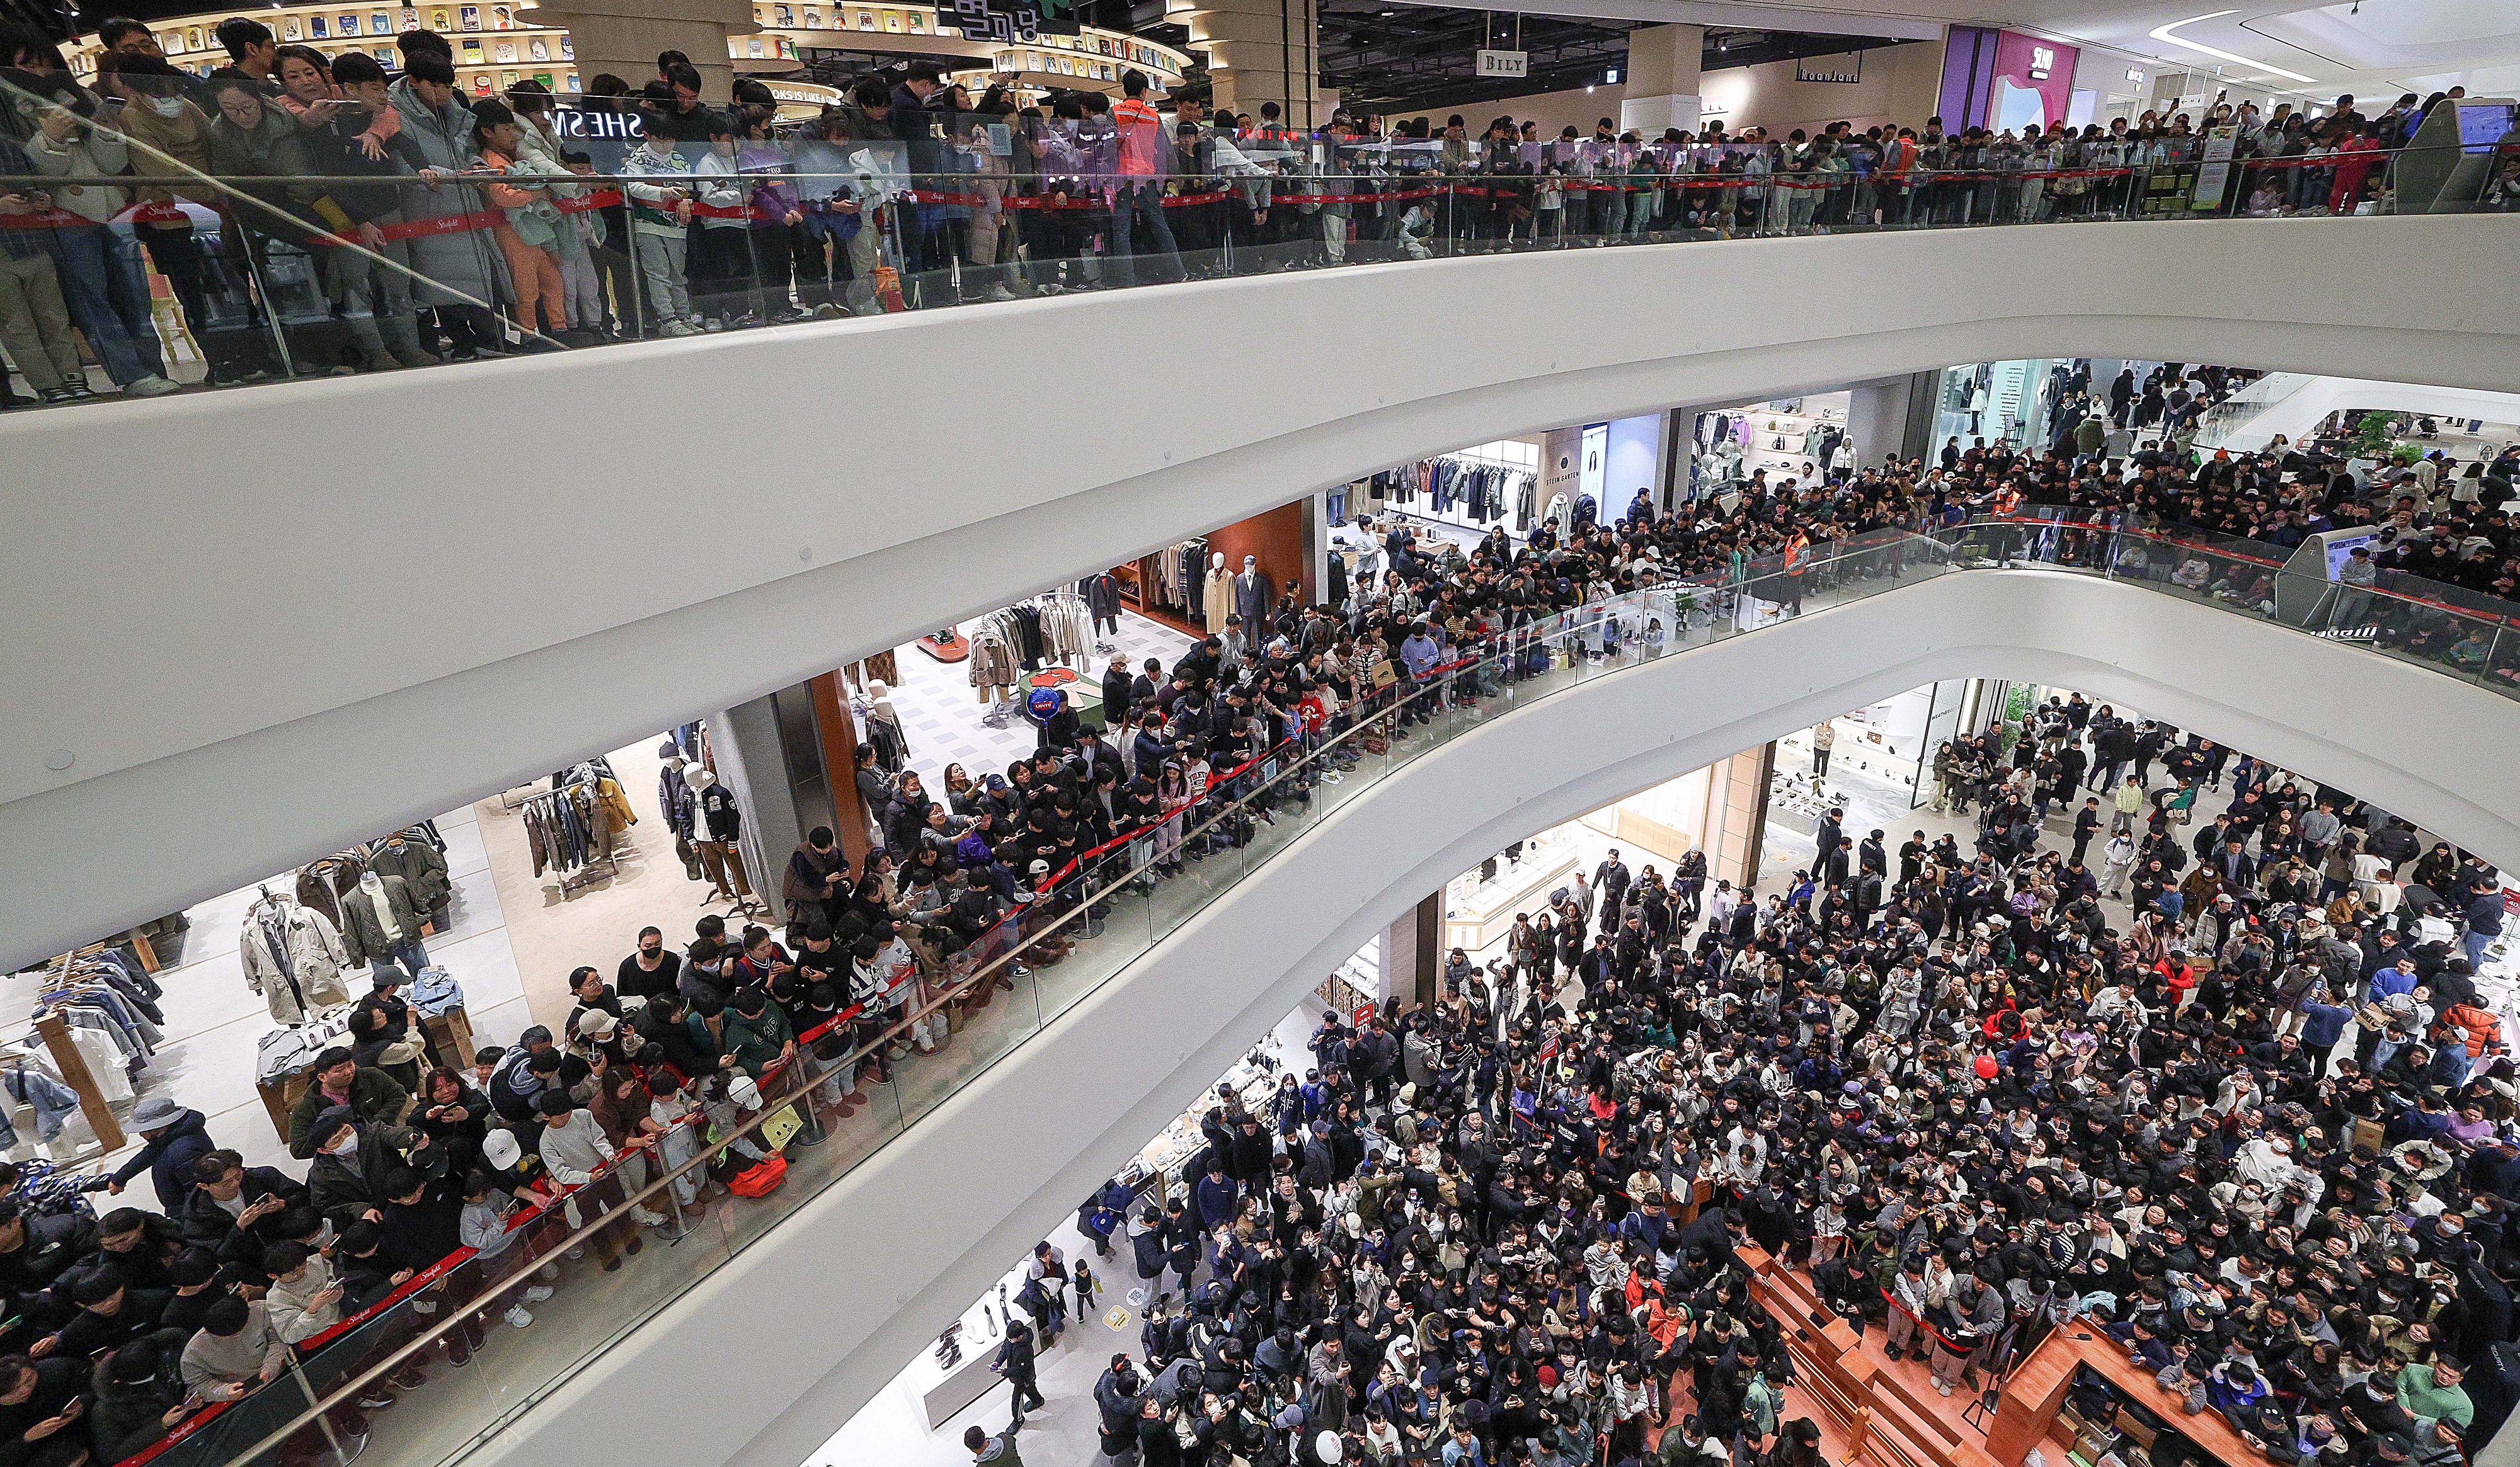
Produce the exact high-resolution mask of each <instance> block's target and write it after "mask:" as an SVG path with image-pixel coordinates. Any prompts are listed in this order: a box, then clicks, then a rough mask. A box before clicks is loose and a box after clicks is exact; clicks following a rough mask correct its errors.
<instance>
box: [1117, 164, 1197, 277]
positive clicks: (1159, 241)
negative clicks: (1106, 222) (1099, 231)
mask: <svg viewBox="0 0 2520 1467" xmlns="http://www.w3.org/2000/svg"><path fill="white" fill-rule="evenodd" d="M1141 229H1143V230H1145V231H1147V233H1148V236H1149V237H1150V238H1151V241H1152V243H1153V244H1154V246H1155V249H1154V250H1150V251H1148V252H1149V253H1152V252H1155V250H1159V251H1161V252H1162V254H1163V255H1164V257H1165V259H1166V260H1168V261H1169V262H1170V263H1171V266H1172V278H1173V279H1174V280H1180V279H1182V278H1183V270H1182V262H1181V246H1179V245H1178V244H1174V243H1173V227H1172V226H1171V225H1169V224H1167V223H1165V222H1164V190H1163V185H1161V184H1157V183H1142V184H1123V185H1121V187H1120V191H1119V192H1118V193H1117V194H1115V195H1113V196H1112V198H1111V260H1112V263H1113V264H1114V265H1115V266H1116V267H1117V269H1116V271H1115V272H1114V273H1116V274H1117V275H1118V276H1119V278H1120V280H1119V283H1120V284H1121V285H1123V286H1134V285H1136V284H1137V283H1138V275H1137V269H1136V267H1135V266H1134V265H1133V264H1131V263H1130V256H1131V253H1132V249H1131V245H1130V243H1129V237H1130V236H1131V235H1133V234H1135V233H1137V232H1138V231H1139V230H1141Z"/></svg>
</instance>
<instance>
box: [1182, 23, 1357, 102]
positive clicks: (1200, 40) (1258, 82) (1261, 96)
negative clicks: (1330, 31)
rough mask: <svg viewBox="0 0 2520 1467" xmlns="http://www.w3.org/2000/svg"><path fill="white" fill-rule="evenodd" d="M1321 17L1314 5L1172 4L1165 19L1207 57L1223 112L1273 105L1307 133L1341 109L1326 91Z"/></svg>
mask: <svg viewBox="0 0 2520 1467" xmlns="http://www.w3.org/2000/svg"><path fill="white" fill-rule="evenodd" d="M1318 14H1319V13H1318V11H1317V10H1316V8H1315V6H1314V3H1313V0H1172V3H1170V4H1168V5H1167V6H1166V7H1165V13H1164V19H1165V20H1167V21H1170V22H1174V23H1176V24H1179V25H1182V26H1185V27H1187V28H1188V29H1189V31H1190V45H1191V49H1192V50H1194V51H1205V52H1206V53H1207V65H1208V75H1209V78H1210V80H1211V82H1212V84H1213V85H1214V87H1215V90H1216V105H1217V106H1218V107H1230V108H1232V109H1234V110H1235V111H1238V112H1243V111H1247V112H1250V113H1251V114H1252V115H1253V116H1254V117H1257V116H1258V115H1259V112H1260V104H1262V103H1264V102H1275V103H1277V104H1278V105H1279V107H1281V108H1282V109H1283V112H1282V113H1281V117H1282V120H1283V121H1284V122H1285V124H1286V125H1287V126H1289V127H1292V128H1294V129H1296V130H1297V131H1299V132H1303V131H1310V130H1311V129H1313V128H1316V127H1320V126H1322V125H1324V124H1326V123H1328V121H1329V119H1330V110H1331V109H1332V108H1334V107H1336V106H1337V105H1338V96H1337V93H1335V92H1328V93H1326V92H1324V91H1323V90H1322V86H1321V81H1320V77H1321V49H1320V40H1319V34H1318V31H1317V28H1316V20H1317V17H1318Z"/></svg>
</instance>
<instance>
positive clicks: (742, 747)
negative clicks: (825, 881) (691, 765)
mask: <svg viewBox="0 0 2520 1467" xmlns="http://www.w3.org/2000/svg"><path fill="white" fill-rule="evenodd" d="M708 733H709V757H710V758H711V759H712V760H714V761H716V763H715V773H716V775H717V779H718V782H719V783H720V784H723V785H725V786H726V787H727V788H729V789H731V790H734V791H735V798H736V804H737V806H738V807H739V808H740V809H742V812H743V838H742V840H740V841H738V842H737V843H736V844H737V848H738V849H739V850H741V851H742V854H743V869H744V874H745V875H746V876H747V877H748V878H750V880H751V883H752V890H753V894H754V895H756V896H758V897H760V898H761V900H762V901H763V902H765V903H767V904H768V905H769V907H770V910H771V912H772V913H773V914H774V915H776V916H779V917H782V918H784V917H785V915H786V912H787V905H786V904H785V903H783V902H781V901H780V900H779V876H780V873H781V872H782V871H784V870H786V869H787V853H788V852H790V851H793V850H795V849H796V843H797V842H798V841H800V840H802V839H804V838H805V830H804V827H803V826H802V825H800V824H799V823H798V822H797V820H796V801H795V799H794V797H793V796H792V795H790V794H789V793H788V788H787V752H786V751H785V749H783V748H782V747H781V742H780V737H779V715H778V712H777V710H776V709H775V708H774V707H773V706H772V704H771V700H770V699H769V698H766V697H763V698H754V699H753V700H752V701H750V702H748V703H739V704H737V705H736V706H734V707H732V708H728V709H724V710H722V711H720V712H717V713H712V714H710V715H709V716H708ZM702 833H706V832H702ZM774 860H775V861H776V862H777V863H778V864H777V865H775V866H774V865H772V864H771V863H772V862H773V861H774Z"/></svg>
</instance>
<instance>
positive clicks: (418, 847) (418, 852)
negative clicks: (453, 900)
mask: <svg viewBox="0 0 2520 1467" xmlns="http://www.w3.org/2000/svg"><path fill="white" fill-rule="evenodd" d="M368 868H369V869H370V870H372V871H375V872H376V873H377V874H379V875H381V876H400V877H401V878H402V883H403V885H405V886H407V887H409V888H411V900H412V905H413V906H415V907H418V908H419V909H420V911H421V914H422V915H424V916H426V915H427V914H428V913H429V912H432V911H436V910H437V909H438V908H439V907H441V906H443V905H444V904H445V902H446V893H447V889H448V886H449V883H448V881H447V879H446V857H445V856H444V854H442V853H441V852H439V850H438V849H437V848H436V847H435V846H432V845H430V844H429V843H428V842H427V841H425V840H405V841H404V842H403V843H402V844H401V845H400V846H392V845H381V846H379V847H377V849H376V854H374V855H372V856H370V857H369V858H368Z"/></svg>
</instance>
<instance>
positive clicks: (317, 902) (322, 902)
mask: <svg viewBox="0 0 2520 1467" xmlns="http://www.w3.org/2000/svg"><path fill="white" fill-rule="evenodd" d="M367 868H368V867H367V863H366V862H364V861H362V860H360V859H359V858H358V857H357V856H354V855H349V854H346V853H345V854H343V855H339V856H329V857H326V858H325V859H324V860H322V861H318V862H316V863H314V864H313V865H311V866H308V867H306V868H305V869H303V870H301V871H299V872H298V873H297V905H298V906H300V907H311V908H313V909H314V910H316V911H320V912H322V913H324V916H325V918H326V919H327V920H328V921H330V922H331V923H332V924H333V925H334V927H335V928H338V927H340V926H341V894H342V893H344V892H346V891H348V890H349V889H350V888H351V887H353V886H356V885H358V884H359V877H360V876H361V875H362V874H364V873H365V872H366V870H367Z"/></svg>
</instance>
